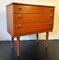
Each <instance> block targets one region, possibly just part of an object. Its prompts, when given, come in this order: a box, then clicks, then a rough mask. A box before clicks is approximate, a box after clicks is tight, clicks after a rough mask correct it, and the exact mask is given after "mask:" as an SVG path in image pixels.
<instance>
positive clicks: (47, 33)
mask: <svg viewBox="0 0 59 60" xmlns="http://www.w3.org/2000/svg"><path fill="white" fill-rule="evenodd" d="M48 35H49V32H46V47H48Z"/></svg>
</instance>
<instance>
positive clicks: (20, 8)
mask: <svg viewBox="0 0 59 60" xmlns="http://www.w3.org/2000/svg"><path fill="white" fill-rule="evenodd" d="M53 10H54V8H52V7H43V6H40V7H39V6H26V5H13V11H14V13H51V12H52V13H53Z"/></svg>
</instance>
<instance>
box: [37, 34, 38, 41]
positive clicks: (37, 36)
mask: <svg viewBox="0 0 59 60" xmlns="http://www.w3.org/2000/svg"><path fill="white" fill-rule="evenodd" d="M37 42H38V34H37Z"/></svg>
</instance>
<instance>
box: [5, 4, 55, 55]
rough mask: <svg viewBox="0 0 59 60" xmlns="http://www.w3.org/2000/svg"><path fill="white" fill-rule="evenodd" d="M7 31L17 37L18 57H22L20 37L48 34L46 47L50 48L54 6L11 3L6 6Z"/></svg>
mask: <svg viewBox="0 0 59 60" xmlns="http://www.w3.org/2000/svg"><path fill="white" fill-rule="evenodd" d="M6 10H7V30H8V32H9V34H10V35H11V37H12V48H14V38H15V37H17V55H18V56H20V36H23V35H28V34H37V40H36V41H37V42H38V33H43V32H46V47H48V35H49V32H51V31H52V30H53V24H54V10H55V7H54V6H44V5H31V4H21V3H11V4H9V5H7V6H6Z"/></svg>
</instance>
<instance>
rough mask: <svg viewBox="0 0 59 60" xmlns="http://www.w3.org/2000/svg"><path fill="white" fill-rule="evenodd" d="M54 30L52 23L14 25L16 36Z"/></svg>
mask: <svg viewBox="0 0 59 60" xmlns="http://www.w3.org/2000/svg"><path fill="white" fill-rule="evenodd" d="M50 30H52V23H51V22H50V23H49V22H47V23H26V24H25V23H24V24H21V25H20V24H16V25H14V34H23V33H24V34H25V33H30V32H31V33H33V32H37V31H38V32H45V31H50Z"/></svg>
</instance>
